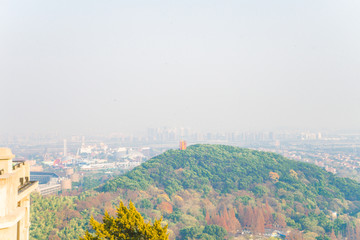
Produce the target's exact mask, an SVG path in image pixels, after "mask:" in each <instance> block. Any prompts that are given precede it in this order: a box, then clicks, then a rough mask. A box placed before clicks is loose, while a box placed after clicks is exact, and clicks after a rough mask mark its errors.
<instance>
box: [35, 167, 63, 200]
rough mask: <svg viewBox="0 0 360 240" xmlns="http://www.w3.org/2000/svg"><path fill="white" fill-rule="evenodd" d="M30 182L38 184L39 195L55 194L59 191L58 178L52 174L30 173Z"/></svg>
mask: <svg viewBox="0 0 360 240" xmlns="http://www.w3.org/2000/svg"><path fill="white" fill-rule="evenodd" d="M31 180H35V181H38V182H39V188H38V191H39V192H40V194H41V195H43V196H45V195H49V194H57V193H58V192H59V191H61V183H60V178H59V176H58V175H57V174H55V173H52V172H31Z"/></svg>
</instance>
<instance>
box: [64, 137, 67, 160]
mask: <svg viewBox="0 0 360 240" xmlns="http://www.w3.org/2000/svg"><path fill="white" fill-rule="evenodd" d="M66 156H67V141H66V139H64V157H66Z"/></svg>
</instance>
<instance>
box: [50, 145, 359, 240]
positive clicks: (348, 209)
mask: <svg viewBox="0 0 360 240" xmlns="http://www.w3.org/2000/svg"><path fill="white" fill-rule="evenodd" d="M103 194H106V196H112V198H108V199H107V200H104V201H100V202H97V200H94V199H98V197H97V196H100V195H103ZM119 199H121V200H123V201H125V202H127V201H129V200H131V201H133V202H134V203H135V205H136V207H137V208H138V209H139V211H140V213H141V214H142V215H143V216H144V217H145V218H146V219H149V220H150V219H154V218H159V217H161V216H163V217H164V221H165V223H168V224H169V232H170V238H172V239H174V238H177V239H189V238H190V239H221V238H224V236H235V235H238V234H240V233H241V232H244V233H253V234H263V233H265V232H266V231H273V230H278V231H280V232H283V233H285V232H289V237H291V239H302V238H303V237H306V238H307V239H315V238H316V237H318V238H319V237H320V236H323V237H326V236H331V237H332V238H334V236H336V237H337V238H339V239H340V238H343V237H347V238H348V239H360V224H359V219H358V218H357V216H358V212H359V209H360V202H359V200H360V185H359V184H358V183H357V182H355V181H353V180H350V179H344V178H338V177H336V176H335V175H333V174H332V173H328V172H326V171H324V170H323V169H321V168H319V167H317V166H315V165H312V164H308V163H303V162H297V161H292V160H289V159H286V158H284V157H282V156H280V155H278V154H274V153H268V152H260V151H254V150H249V149H242V148H237V147H231V146H224V145H194V146H190V147H189V148H188V149H187V150H184V151H180V150H169V151H167V152H165V153H163V154H161V155H159V156H157V157H155V158H153V159H151V160H149V161H147V162H146V163H144V164H142V165H141V166H139V167H137V168H135V169H133V170H132V171H130V172H128V173H126V174H125V175H122V176H120V177H118V178H116V179H113V180H110V181H108V182H107V183H105V184H104V185H102V186H99V187H97V188H96V191H89V192H88V193H87V195H86V196H83V197H82V198H81V200H80V199H78V200H73V201H72V202H73V205H72V207H71V210H73V211H78V212H79V214H80V215H81V216H85V217H87V218H89V213H90V212H93V213H95V214H97V215H98V216H101V214H102V213H103V210H104V209H106V208H110V209H113V208H114V205H116V204H117V202H118V200H119ZM99 209H101V210H99ZM83 227H84V228H86V226H83ZM67 231H70V230H67ZM60 232H61V231H60ZM55 235H56V234H55ZM68 239H71V238H68Z"/></svg>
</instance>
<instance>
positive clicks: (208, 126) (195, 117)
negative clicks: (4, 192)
mask: <svg viewBox="0 0 360 240" xmlns="http://www.w3.org/2000/svg"><path fill="white" fill-rule="evenodd" d="M359 10H360V3H359V2H355V1H341V2H339V1H328V0H327V1H325V0H321V1H317V2H313V1H309V0H306V1H302V2H301V3H299V2H289V1H285V0H279V1H271V2H269V1H265V0H261V1H260V0H259V1H228V2H218V1H198V2H193V1H182V2H177V1H150V2H149V1H131V2H128V1H106V2H103V1H90V2H89V1H84V0H79V1H71V2H70V1H55V0H47V1H45V0H35V1H31V2H20V1H2V2H1V3H0V21H1V22H2V24H1V25H0V32H1V34H2V37H1V38H0V86H1V94H0V101H1V103H2V109H1V111H2V118H1V120H0V135H4V134H12V135H16V134H30V133H34V132H36V133H43V134H45V133H53V132H61V133H66V134H88V135H91V134H99V133H111V132H124V133H132V132H134V133H137V132H143V131H146V129H147V128H156V127H164V126H167V127H181V126H182V127H187V128H191V129H194V130H196V131H212V132H217V131H224V132H226V131H276V130H279V129H280V130H281V129H310V130H313V129H316V130H319V131H325V130H341V129H345V130H350V129H353V130H360V126H359V123H360V109H359V103H360V94H359V93H358V89H360V81H359V80H358V79H359V76H360V69H359V68H358V66H359V63H360V45H359V44H358V43H359V42H360V31H359V30H360V29H359V28H360V15H359V14H358V13H359Z"/></svg>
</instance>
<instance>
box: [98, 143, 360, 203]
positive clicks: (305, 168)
mask: <svg viewBox="0 0 360 240" xmlns="http://www.w3.org/2000/svg"><path fill="white" fill-rule="evenodd" d="M268 181H272V182H274V184H275V186H276V188H277V189H284V190H291V191H299V192H301V193H303V194H305V195H306V196H307V197H308V198H310V199H314V198H316V197H318V195H320V196H323V197H325V198H345V199H347V200H360V185H359V184H358V183H357V182H355V181H353V180H351V179H346V178H338V177H336V176H335V175H334V174H332V173H329V172H326V171H325V170H323V169H322V168H320V167H317V166H315V165H313V164H309V163H304V162H298V161H293V160H289V159H287V158H285V157H283V156H281V155H279V154H275V153H269V152H260V151H255V150H250V149H242V148H237V147H232V146H225V145H193V146H190V147H189V148H188V149H187V150H185V151H180V150H169V151H167V152H165V153H164V154H161V155H159V156H157V157H155V158H153V159H151V160H150V161H148V162H146V163H144V164H142V165H141V166H139V167H137V168H136V169H134V170H133V171H130V172H128V173H127V174H125V175H124V176H121V177H119V178H117V179H115V180H111V181H108V182H107V183H106V184H105V185H104V186H102V187H101V188H99V190H101V191H116V190H117V189H118V188H123V189H132V190H146V189H147V188H148V187H149V186H150V185H155V186H156V187H160V188H163V189H164V190H165V192H166V193H167V194H169V195H171V194H173V193H175V192H176V191H180V190H183V189H195V190H198V191H202V192H204V193H205V194H206V193H207V192H208V191H209V189H210V188H213V189H214V190H216V191H217V192H219V193H231V192H233V191H236V190H251V191H253V192H254V193H255V194H257V195H259V194H260V195H261V194H262V191H263V189H261V188H259V187H258V184H263V183H266V182H268Z"/></svg>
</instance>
